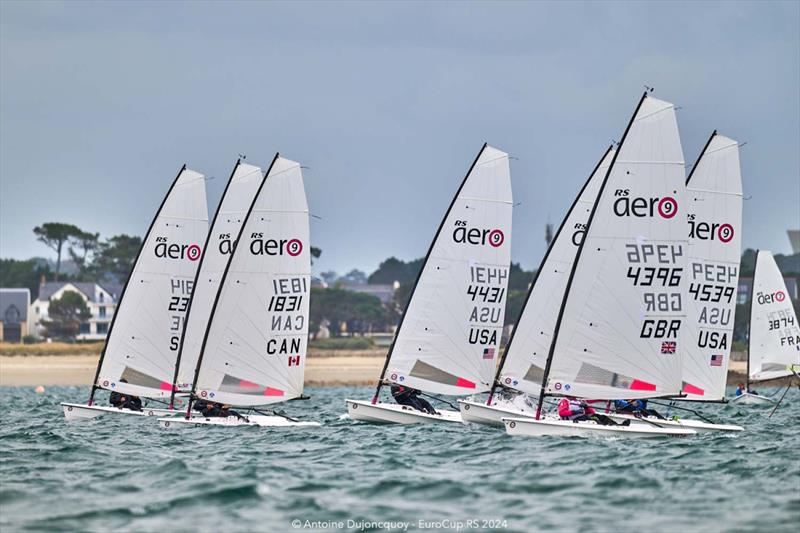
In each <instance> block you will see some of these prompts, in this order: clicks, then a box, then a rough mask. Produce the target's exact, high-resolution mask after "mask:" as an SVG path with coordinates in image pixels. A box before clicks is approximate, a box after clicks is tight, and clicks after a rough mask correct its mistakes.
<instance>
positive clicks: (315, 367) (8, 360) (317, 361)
mask: <svg viewBox="0 0 800 533" xmlns="http://www.w3.org/2000/svg"><path fill="white" fill-rule="evenodd" d="M385 354H386V352H385V351H384V350H365V351H358V352H340V351H332V352H330V353H323V354H322V355H320V354H314V353H312V354H311V355H310V356H309V358H308V363H307V364H306V385H330V386H336V385H366V384H368V383H374V381H375V378H376V377H377V376H378V374H379V373H380V371H381V367H382V365H383V360H384V357H385ZM97 360H98V356H97V355H0V386H3V387H25V386H36V385H44V386H48V385H88V384H90V383H91V382H92V379H93V378H94V373H95V369H96V367H97Z"/></svg>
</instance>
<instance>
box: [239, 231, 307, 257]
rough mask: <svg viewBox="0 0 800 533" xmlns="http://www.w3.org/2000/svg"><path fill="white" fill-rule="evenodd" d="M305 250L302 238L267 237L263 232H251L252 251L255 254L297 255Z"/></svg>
mask: <svg viewBox="0 0 800 533" xmlns="http://www.w3.org/2000/svg"><path fill="white" fill-rule="evenodd" d="M302 251H303V243H302V242H301V241H300V239H265V238H264V234H263V233H260V232H259V233H251V234H250V253H251V254H253V255H283V254H284V253H286V254H288V255H291V256H292V257H296V256H298V255H300V252H302Z"/></svg>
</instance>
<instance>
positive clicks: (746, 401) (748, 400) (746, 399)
mask: <svg viewBox="0 0 800 533" xmlns="http://www.w3.org/2000/svg"><path fill="white" fill-rule="evenodd" d="M731 401H732V402H736V403H738V404H741V405H774V404H775V403H776V402H775V400H773V399H772V398H767V397H766V396H761V395H760V394H751V393H749V392H745V393H743V394H741V395H740V396H734V397H733V399H732V400H731Z"/></svg>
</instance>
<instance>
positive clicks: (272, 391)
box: [264, 387, 283, 396]
mask: <svg viewBox="0 0 800 533" xmlns="http://www.w3.org/2000/svg"><path fill="white" fill-rule="evenodd" d="M264 396H283V391H282V390H280V389H273V388H272V387H267V388H266V389H264Z"/></svg>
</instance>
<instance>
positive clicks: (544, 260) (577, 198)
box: [486, 145, 614, 405]
mask: <svg viewBox="0 0 800 533" xmlns="http://www.w3.org/2000/svg"><path fill="white" fill-rule="evenodd" d="M613 148H614V146H613V145H611V146H609V147H608V149H607V150H606V151H605V153H604V154H603V157H601V158H600V160H599V161H598V162H597V165H595V167H594V169H593V170H592V172H591V174H589V177H588V178H587V180H586V181H585V182H584V184H583V186H582V187H581V190H580V191H579V192H578V195H577V196H575V199H574V200H573V201H572V205H571V206H570V208H569V210H568V211H567V214H566V215H565V216H564V218H563V220H562V221H561V224H560V225H559V226H558V230H557V231H556V234H555V236H554V237H553V239H552V240H551V241H550V244H549V245H548V247H547V251H546V252H545V254H544V257H543V258H542V261H541V263H540V264H539V269H538V270H537V271H536V275H535V276H534V278H533V281H532V282H531V285H530V287H528V294H526V295H525V301H524V302H522V309H521V311H520V313H519V316H518V317H517V323H516V325H515V326H514V330H513V331H512V332H511V337H510V338H509V339H508V344H506V347H505V350H503V355H502V357H501V358H500V364H499V365H498V366H497V372H496V373H495V376H494V381H493V382H492V388H491V390H490V391H489V398H488V399H487V401H486V405H491V404H492V398H493V397H494V391H495V389H497V385H498V382H499V380H500V373H501V372H502V371H503V365H505V362H506V357H508V352H509V350H510V349H511V344H512V343H513V342H514V337H515V336H516V334H517V327H518V326H519V320H520V318H521V317H522V315H523V313H525V308H526V307H527V306H528V301H529V300H530V298H531V294H533V289H534V288H536V282H537V281H538V280H539V275H540V274H541V273H542V269H543V268H544V266H545V264H546V263H547V258H548V257H550V251H551V250H552V249H553V247H554V246H555V243H556V242H557V241H558V238H559V236H560V235H561V230H563V229H564V226H565V225H566V223H567V220H569V217H570V215H571V214H572V212H573V211H574V210H575V206H576V205H578V202H579V201H580V199H581V196H582V195H583V192H584V191H585V190H586V187H588V186H589V182H591V181H592V177H594V174H595V172H597V169H599V168H600V165H602V164H603V161H605V159H606V157H607V156H608V153H609V152H610V151H611V150H612V149H613ZM566 294H567V293H566V292H564V293H563V295H562V297H561V299H562V300H563V299H564V298H566Z"/></svg>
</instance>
